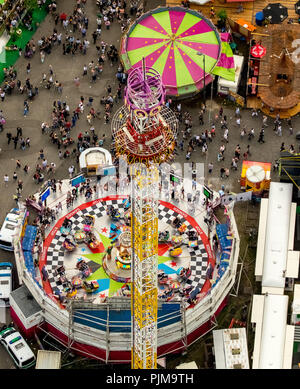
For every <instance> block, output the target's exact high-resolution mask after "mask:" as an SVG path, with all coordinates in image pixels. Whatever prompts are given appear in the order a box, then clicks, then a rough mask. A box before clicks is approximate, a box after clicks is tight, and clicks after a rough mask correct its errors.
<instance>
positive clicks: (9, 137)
mask: <svg viewBox="0 0 300 389" xmlns="http://www.w3.org/2000/svg"><path fill="white" fill-rule="evenodd" d="M6 137H7V144H8V145H9V144H10V141H11V139H12V134H11V132H7V133H6Z"/></svg>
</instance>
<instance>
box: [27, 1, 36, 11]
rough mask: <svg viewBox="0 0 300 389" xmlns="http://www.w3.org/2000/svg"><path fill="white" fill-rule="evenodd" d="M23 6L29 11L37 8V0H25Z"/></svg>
mask: <svg viewBox="0 0 300 389" xmlns="http://www.w3.org/2000/svg"><path fill="white" fill-rule="evenodd" d="M24 4H25V7H26V8H27V9H28V11H31V10H32V9H34V8H37V6H38V4H37V0H25V1H24Z"/></svg>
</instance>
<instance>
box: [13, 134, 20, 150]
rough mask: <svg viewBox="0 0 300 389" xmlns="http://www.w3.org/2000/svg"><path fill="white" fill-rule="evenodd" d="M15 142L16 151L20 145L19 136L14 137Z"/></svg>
mask: <svg viewBox="0 0 300 389" xmlns="http://www.w3.org/2000/svg"><path fill="white" fill-rule="evenodd" d="M13 141H14V145H15V150H16V148H17V144H18V141H19V138H18V137H17V136H14V137H13Z"/></svg>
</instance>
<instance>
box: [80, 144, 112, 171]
mask: <svg viewBox="0 0 300 389" xmlns="http://www.w3.org/2000/svg"><path fill="white" fill-rule="evenodd" d="M79 166H80V169H81V171H83V172H86V173H87V175H89V176H94V175H105V174H104V172H103V169H105V168H109V167H110V166H112V158H111V154H110V152H109V151H107V150H106V149H104V148H102V147H91V148H88V149H86V150H84V151H83V152H82V153H81V154H80V156H79Z"/></svg>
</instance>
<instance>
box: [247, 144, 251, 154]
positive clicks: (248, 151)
mask: <svg viewBox="0 0 300 389" xmlns="http://www.w3.org/2000/svg"><path fill="white" fill-rule="evenodd" d="M246 153H247V154H248V155H249V156H251V152H250V145H248V146H247V150H246Z"/></svg>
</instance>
